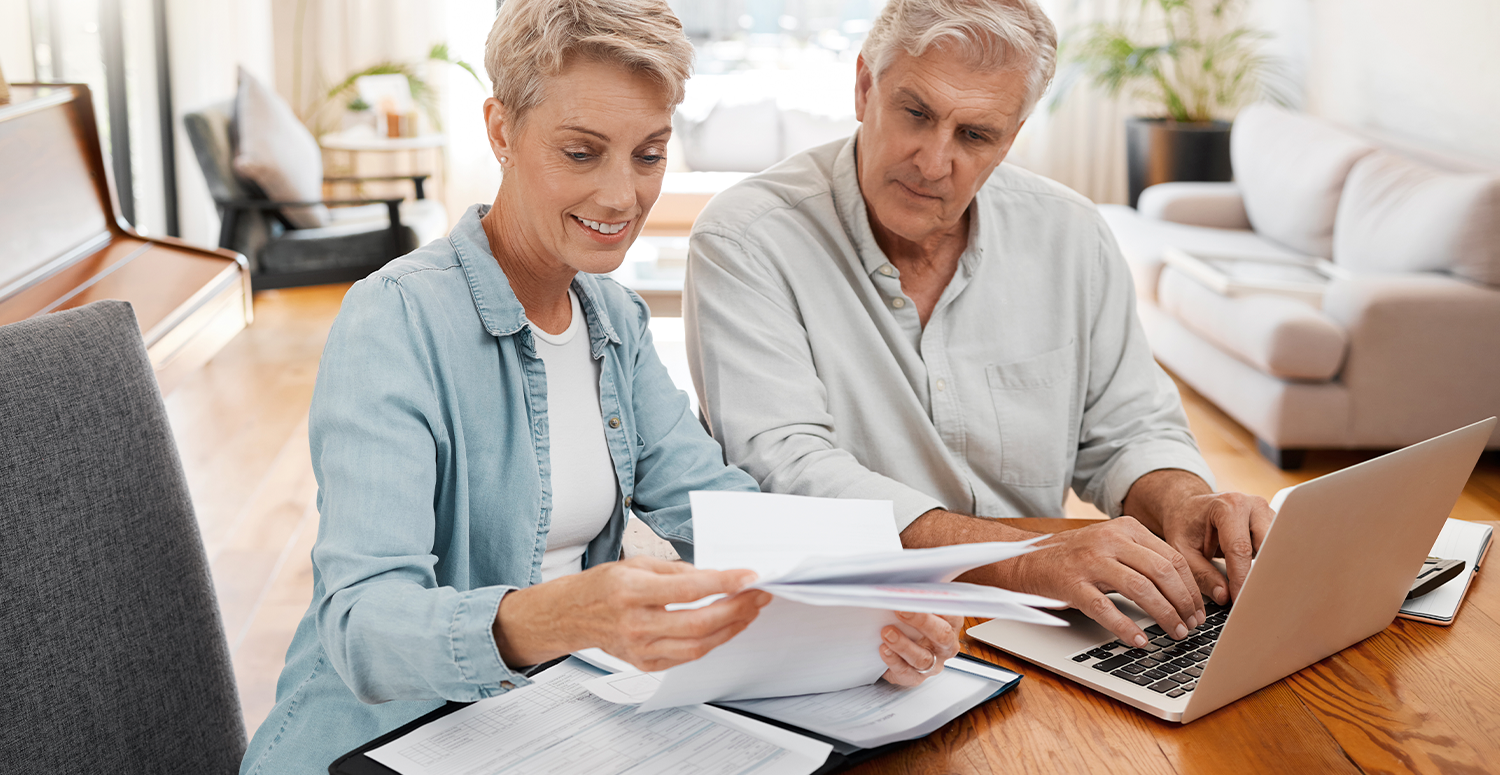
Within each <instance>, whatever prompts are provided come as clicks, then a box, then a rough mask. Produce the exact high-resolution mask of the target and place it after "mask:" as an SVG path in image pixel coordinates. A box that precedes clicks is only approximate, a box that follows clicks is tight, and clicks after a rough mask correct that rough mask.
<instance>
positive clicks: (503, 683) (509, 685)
mask: <svg viewBox="0 0 1500 775" xmlns="http://www.w3.org/2000/svg"><path fill="white" fill-rule="evenodd" d="M500 688H501V689H504V690H506V691H510V690H511V689H514V688H516V685H515V684H513V683H511V682H510V681H501V682H500Z"/></svg>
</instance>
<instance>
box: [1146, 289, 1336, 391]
mask: <svg viewBox="0 0 1500 775" xmlns="http://www.w3.org/2000/svg"><path fill="white" fill-rule="evenodd" d="M1157 303H1158V305H1159V306H1160V307H1161V309H1162V310H1163V311H1164V312H1166V313H1167V314H1169V315H1171V316H1172V317H1174V318H1176V319H1177V320H1178V321H1180V322H1181V323H1182V324H1183V325H1184V326H1185V327H1187V328H1189V329H1191V330H1192V331H1194V332H1195V333H1197V334H1198V335H1199V336H1202V337H1203V338H1204V339H1207V340H1208V341H1210V342H1212V343H1213V344H1215V345H1217V346H1218V347H1219V348H1220V349H1221V350H1224V351H1225V352H1228V353H1229V354H1231V355H1233V356H1235V357H1236V358H1239V359H1240V360H1242V361H1244V362H1246V363H1248V364H1250V365H1251V366H1254V367H1256V368H1257V369H1260V370H1261V371H1263V372H1265V373H1267V374H1270V375H1271V376H1273V377H1277V378H1280V379H1290V380H1306V381H1314V382H1325V381H1328V380H1331V379H1333V378H1334V376H1335V375H1337V374H1338V373H1339V369H1340V368H1341V367H1342V366H1343V363H1344V356H1345V353H1346V352H1347V350H1348V348H1349V336H1348V334H1347V333H1346V332H1345V331H1344V329H1343V327H1342V326H1340V325H1339V324H1337V323H1335V322H1334V321H1333V320H1332V319H1331V318H1329V317H1328V316H1327V315H1325V314H1323V313H1322V312H1320V311H1318V310H1317V309H1316V308H1314V307H1313V306H1312V305H1310V304H1307V303H1306V302H1302V301H1297V300H1296V299H1292V298H1288V297H1286V296H1278V295H1271V294H1256V295H1251V296H1237V297H1228V296H1220V295H1219V294H1217V293H1215V292H1214V291H1212V290H1210V289H1209V288H1207V287H1206V286H1203V285H1201V284H1199V283H1198V282H1197V281H1196V280H1193V279H1192V278H1190V277H1188V276H1187V275H1185V274H1183V273H1181V272H1179V271H1177V270H1176V269H1173V268H1171V267H1168V268H1166V269H1164V270H1163V271H1162V277H1161V289H1160V292H1159V294H1158V300H1157Z"/></svg>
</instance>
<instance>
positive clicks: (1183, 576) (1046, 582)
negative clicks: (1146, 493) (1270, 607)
mask: <svg viewBox="0 0 1500 775" xmlns="http://www.w3.org/2000/svg"><path fill="white" fill-rule="evenodd" d="M1004 565H1012V566H1013V567H1011V568H1007V569H1006V571H1008V575H1009V576H1010V581H1009V583H1007V584H1003V585H1002V586H1006V587H1007V588H1009V589H1014V590H1017V591H1020V592H1031V593H1033V594H1038V595H1045V596H1047V597H1055V598H1057V599H1058V600H1062V601H1064V602H1066V603H1067V604H1068V605H1070V606H1072V607H1074V608H1077V609H1078V610H1079V611H1082V612H1083V613H1084V614H1086V615H1087V616H1088V617H1089V618H1090V619H1093V620H1094V621H1096V622H1098V623H1099V624H1101V625H1103V626H1104V627H1105V629H1107V630H1109V631H1110V632H1112V633H1114V634H1115V637H1117V638H1119V639H1120V640H1122V641H1124V642H1125V643H1130V644H1133V645H1135V646H1137V647H1140V646H1144V645H1146V640H1147V635H1146V633H1145V632H1143V631H1142V630H1141V628H1140V627H1138V626H1136V624H1135V622H1134V621H1131V619H1130V617H1128V616H1126V615H1125V614H1123V613H1120V609H1118V608H1116V607H1115V604H1114V603H1113V602H1111V601H1110V599H1109V598H1108V597H1107V596H1106V593H1108V592H1118V593H1120V594H1121V595H1124V596H1125V597H1126V598H1127V599H1129V600H1130V601H1131V602H1132V603H1135V604H1136V605H1138V606H1140V607H1141V610H1143V611H1145V612H1146V613H1148V614H1150V615H1151V618H1152V619H1155V620H1156V623H1157V624H1159V625H1161V628H1162V629H1163V630H1166V631H1167V634H1169V635H1171V636H1172V637H1174V638H1177V639H1179V640H1180V639H1182V638H1185V637H1187V634H1188V631H1189V630H1192V629H1193V628H1195V627H1197V626H1198V625H1200V624H1202V623H1203V622H1204V620H1205V619H1207V618H1208V614H1207V613H1206V612H1205V611H1204V608H1203V598H1202V597H1201V596H1200V595H1199V594H1198V590H1197V586H1196V585H1195V584H1194V583H1193V575H1192V572H1191V571H1190V570H1189V569H1188V563H1187V560H1186V559H1184V558H1183V556H1182V555H1181V554H1178V553H1177V552H1175V551H1173V550H1172V547H1170V546H1167V544H1166V543H1165V542H1164V541H1162V540H1161V539H1160V538H1157V537H1156V536H1154V535H1152V534H1151V531H1149V530H1147V529H1146V528H1145V527H1143V526H1142V525H1141V523H1139V522H1137V521H1135V520H1134V519H1131V518H1130V517H1120V518H1119V519H1115V520H1110V521H1109V522H1100V523H1098V524H1094V525H1090V526H1088V527H1085V528H1080V529H1078V530H1065V531H1063V532H1060V533H1058V534H1056V535H1054V536H1053V537H1052V538H1051V539H1050V540H1049V541H1047V542H1046V543H1045V544H1044V545H1043V548H1042V549H1039V550H1037V551H1035V552H1032V553H1031V554H1027V555H1023V556H1021V557H1017V558H1016V559H1014V560H1010V561H1009V562H1007V563H1000V564H998V565H996V566H990V567H996V568H999V567H1001V566H1004ZM960 578H962V577H960Z"/></svg>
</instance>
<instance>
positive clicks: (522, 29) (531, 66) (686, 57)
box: [484, 0, 693, 123]
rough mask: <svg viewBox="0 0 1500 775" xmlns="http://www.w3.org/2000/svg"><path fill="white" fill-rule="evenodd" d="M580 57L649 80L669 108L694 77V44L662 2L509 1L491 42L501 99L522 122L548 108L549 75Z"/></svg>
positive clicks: (487, 51)
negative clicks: (536, 109) (659, 89)
mask: <svg viewBox="0 0 1500 775" xmlns="http://www.w3.org/2000/svg"><path fill="white" fill-rule="evenodd" d="M576 58H583V59H590V60H594V61H598V62H604V63H607V64H617V65H619V66H621V67H624V68H628V69H630V70H632V71H635V72H637V73H641V74H644V75H646V76H648V77H650V78H651V79H652V80H655V81H657V82H658V83H660V84H661V85H662V87H663V89H664V90H665V91H666V96H667V103H668V106H669V107H676V106H677V105H678V104H679V103H681V102H682V97H683V93H684V88H685V87H684V84H685V83H686V82H687V79H688V76H690V75H692V74H693V45H692V44H691V43H689V42H688V39H687V36H685V35H683V33H682V22H680V21H678V20H677V16H676V15H674V14H673V13H672V9H671V8H670V7H668V5H667V4H666V2H664V1H663V0H505V4H504V5H502V6H500V12H499V13H498V14H497V15H496V16H495V23H494V25H493V26H492V27H490V36H489V39H488V40H486V41H485V44H484V69H485V71H486V72H488V73H489V76H490V83H491V84H492V85H493V87H494V90H495V99H497V100H499V101H500V104H502V105H504V106H505V108H506V110H507V111H508V112H509V113H510V117H511V120H513V121H515V122H517V123H520V122H521V121H523V120H524V118H525V116H526V114H527V113H528V112H529V111H530V110H531V109H532V108H534V107H536V106H537V105H538V104H539V103H541V101H542V99H543V97H544V96H545V94H544V89H545V86H546V80H547V78H549V77H551V76H554V75H557V74H559V73H561V72H562V70H563V68H564V67H566V66H567V65H568V64H570V63H571V62H572V61H573V60H574V59H576Z"/></svg>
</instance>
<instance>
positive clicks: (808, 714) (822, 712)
mask: <svg viewBox="0 0 1500 775" xmlns="http://www.w3.org/2000/svg"><path fill="white" fill-rule="evenodd" d="M986 667H987V668H988V669H987V670H986V669H985V668H986ZM974 668H978V669H974ZM1020 678H1021V676H1020V674H1019V673H1012V672H1010V671H1009V670H1005V669H1004V668H999V667H992V666H976V665H974V664H973V663H972V662H969V661H968V660H966V659H962V658H959V657H954V658H953V659H950V660H948V662H947V669H945V670H943V672H941V673H939V674H937V675H936V676H933V677H932V678H929V679H927V680H926V681H923V682H922V683H921V685H919V686H913V687H903V686H895V685H893V684H889V683H886V682H885V681H876V682H875V683H872V684H870V685H868V686H856V687H854V688H852V689H844V690H843V691H838V692H828V693H826V694H805V695H801V696H798V697H769V698H766V699H763V700H737V701H733V702H726V703H723V704H724V705H726V706H728V707H731V708H736V709H738V710H743V711H747V712H750V713H754V714H756V715H757V716H763V717H765V718H771V719H776V720H777V721H783V722H786V723H788V724H792V725H795V726H798V727H801V728H803V729H806V730H808V731H809V732H816V733H818V734H820V735H823V736H824V737H831V738H833V739H835V740H840V741H843V742H845V743H849V744H851V745H854V746H858V747H860V748H876V747H879V746H882V745H885V744H887V743H895V742H900V741H902V740H915V739H917V738H919V737H925V736H927V735H929V734H931V733H932V732H933V731H934V730H936V729H937V728H938V727H941V726H942V725H944V724H946V723H948V722H949V721H952V720H953V719H955V718H958V717H959V716H960V715H962V714H963V713H964V712H965V711H967V710H969V709H970V708H972V707H974V706H975V705H978V704H979V703H981V702H984V701H985V700H987V699H989V698H990V697H993V696H994V695H995V693H996V692H999V691H1000V690H1001V689H1003V688H1005V687H1006V686H1007V685H1009V684H1010V683H1012V682H1014V681H1017V680H1020Z"/></svg>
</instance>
